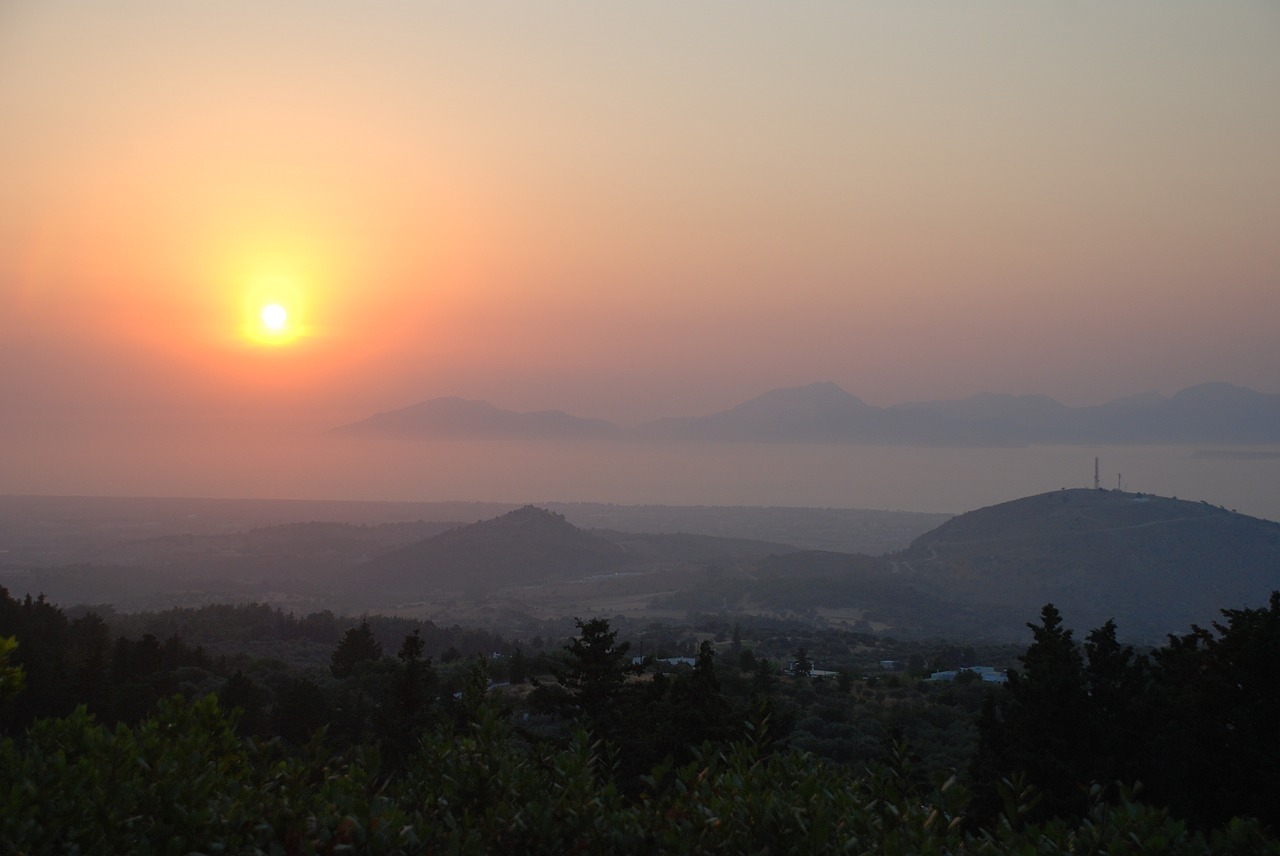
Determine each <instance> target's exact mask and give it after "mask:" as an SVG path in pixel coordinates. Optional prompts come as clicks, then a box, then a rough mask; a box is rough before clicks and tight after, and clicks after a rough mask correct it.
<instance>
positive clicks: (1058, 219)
mask: <svg viewBox="0 0 1280 856" xmlns="http://www.w3.org/2000/svg"><path fill="white" fill-rule="evenodd" d="M0 116H4V117H5V119H4V122H3V125H2V126H0V188H3V192H2V193H0V433H4V434H5V435H6V436H18V435H38V436H39V437H40V438H41V439H44V440H47V439H48V438H50V437H55V436H67V437H73V436H78V435H94V434H96V432H99V431H102V430H105V429H106V428H107V427H108V426H114V427H115V428H117V429H118V428H120V427H122V426H123V427H125V428H128V429H130V430H134V429H137V430H144V429H148V430H155V431H161V432H179V431H182V430H186V429H189V428H191V427H192V426H197V425H198V426H201V427H204V428H208V427H210V426H222V425H225V426H227V429H228V430H232V429H234V430H236V431H243V432H248V433H250V434H252V433H253V432H255V431H261V432H268V431H276V430H283V429H284V428H288V430H295V431H305V430H308V429H314V430H323V429H324V428H327V427H329V426H331V425H336V424H342V423H345V422H349V421H353V420H355V419H358V418H362V417H363V416H366V415H368V414H369V413H372V412H376V411H383V410H389V409H394V408H397V407H401V406H405V405H407V404H410V403H413V402H416V401H421V400H425V399H429V398H434V397H437V396H444V395H459V396H463V397H467V398H475V399H485V400H489V401H491V402H493V403H494V404H497V405H499V406H502V407H507V408H511V409H516V410H534V409H545V408H559V409H563V410H567V411H569V412H571V413H574V414H577V415H581V416H590V417H597V418H604V419H611V420H615V421H619V422H622V423H624V424H630V423H636V422H640V421H644V420H647V419H651V418H657V417H661V416H675V415H698V414H704V413H709V412H712V411H715V410H719V409H723V408H725V407H728V406H731V405H733V404H736V403H738V402H740V401H742V400H744V399H746V398H748V397H751V396H754V395H756V394H759V393H761V392H764V391H766V390H768V389H771V388H776V387H780V386H795V385H801V384H807V383H811V382H814V381H834V382H836V383H838V384H840V385H841V386H842V387H844V388H845V389H846V390H848V391H849V392H851V393H853V394H855V395H858V396H860V397H862V398H863V399H865V400H867V401H869V402H871V403H873V404H877V405H889V404H894V403H898V402H903V401H912V400H924V399H939V398H959V397H964V396H967V395H972V394H975V393H978V392H982V391H992V392H1004V393H1044V394H1048V395H1051V396H1053V397H1055V398H1057V399H1059V400H1060V401H1063V402H1064V403H1067V404H1072V405H1079V404H1094V403H1100V402H1102V401H1106V400H1109V399H1111V398H1115V397H1119V396H1122V395H1128V394H1133V393H1138V392H1143V391H1147V390H1154V391H1157V392H1162V393H1164V394H1172V393H1174V392H1176V391H1177V390H1179V389H1181V388H1183V387H1186V386H1189V385H1192V384H1195V383H1200V382H1204V381H1210V380H1217V381H1226V382H1230V383H1236V384H1240V385H1244V386H1250V387H1252V388H1255V389H1258V390H1260V391H1263V392H1267V393H1280V373H1278V372H1277V370H1276V366H1280V336H1278V335H1276V333H1275V326H1276V319H1277V318H1280V240H1277V239H1276V235H1277V233H1278V227H1280V160H1278V156H1277V153H1278V152H1280V5H1277V4H1276V3H1274V2H1270V0H1266V2H1228V3H1199V2H1180V0H1174V1H1173V2H1169V0H1162V2H1132V3H1123V4H1114V3H1102V2H1096V3H1090V2H1065V0H1060V2H1028V3H1018V4H1011V3H1006V2H992V0H974V2H966V3H944V2H900V3H899V2H893V3H891V2H857V0H849V2H803V3H763V2H717V0H705V2H698V3H677V2H661V0H659V2H648V3H643V4H639V3H613V2H605V3H600V2H548V3H514V2H513V3H487V2H465V3H462V2H456V3H455V2H391V0H386V1H385V2H369V3H355V2H349V3H344V2H334V0H325V1H324V2H322V0H307V2H303V0H273V2H271V3H261V2H242V0H230V1H229V2H218V3H173V2H160V1H159V0H155V2H141V1H140V0H133V2H129V1H128V0H125V2H119V3H111V4H105V3H91V2H72V0H41V2H39V3H36V2H18V0H13V2H3V3H0ZM272 303H274V304H278V305H280V306H282V307H284V309H285V310H286V311H287V313H288V321H287V324H286V327H285V328H284V329H283V330H281V331H271V330H268V329H265V328H264V327H263V324H262V321H261V318H260V312H261V310H262V307H263V306H265V305H267V304H272Z"/></svg>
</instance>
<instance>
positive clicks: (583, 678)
mask: <svg viewBox="0 0 1280 856" xmlns="http://www.w3.org/2000/svg"><path fill="white" fill-rule="evenodd" d="M575 623H576V624H577V627H578V631H579V635H577V636H575V637H574V638H573V639H571V640H570V641H569V644H567V645H566V646H565V652H566V653H567V654H568V658H567V660H566V663H565V664H564V665H563V666H562V667H561V668H559V669H558V670H557V672H556V681H557V682H558V683H559V684H560V685H561V686H563V687H564V688H565V689H566V690H568V691H569V701H570V702H571V703H572V704H573V706H574V707H575V708H576V709H577V710H578V711H579V712H580V713H581V715H582V717H583V718H584V719H585V720H586V722H587V723H588V724H589V725H590V726H591V727H592V728H593V729H595V730H596V731H597V733H598V735H599V736H608V735H610V734H612V733H613V728H614V725H615V724H616V719H617V713H618V704H619V700H620V698H621V695H622V688H623V685H624V684H625V683H626V680H627V676H628V675H633V674H637V673H639V671H640V669H639V668H637V667H636V666H635V665H633V664H632V662H631V658H630V657H629V656H628V654H627V652H628V651H630V649H631V645H630V644H629V643H627V642H622V643H618V642H616V641H615V640H616V639H617V636H618V632H617V631H616V630H611V629H610V628H609V622H608V620H607V619H604V618H593V619H591V620H590V621H586V622H584V621H582V620H581V619H575Z"/></svg>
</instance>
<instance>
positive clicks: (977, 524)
mask: <svg viewBox="0 0 1280 856" xmlns="http://www.w3.org/2000/svg"><path fill="white" fill-rule="evenodd" d="M894 558H895V559H896V560H897V561H898V563H899V567H903V568H908V569H910V570H912V571H914V572H915V575H916V578H917V579H918V580H919V581H920V582H921V583H922V584H925V585H928V586H930V587H932V588H933V589H934V590H935V591H936V592H938V593H939V594H940V595H941V596H944V597H946V598H948V599H951V600H954V601H958V602H960V603H983V604H993V605H998V606H1004V607H1012V608H1014V609H1016V610H1018V611H1020V612H1024V613H1025V612H1027V611H1030V610H1034V609H1035V608H1037V607H1036V605H1037V604H1041V605H1042V604H1044V603H1046V602H1053V603H1054V604H1056V605H1057V606H1058V607H1059V608H1061V609H1062V612H1063V614H1064V615H1067V616H1070V618H1071V619H1072V625H1073V626H1075V627H1092V626H1098V625H1100V624H1102V623H1103V622H1105V621H1106V620H1107V619H1108V618H1115V620H1116V622H1117V623H1118V624H1119V625H1120V627H1121V628H1123V629H1124V630H1125V631H1126V634H1127V635H1128V636H1129V637H1130V638H1144V637H1149V638H1150V639H1151V641H1158V640H1159V639H1162V638H1163V637H1164V634H1166V633H1169V632H1173V631H1174V630H1175V629H1176V628H1179V627H1185V626H1189V625H1190V624H1193V623H1197V624H1202V625H1204V624H1207V623H1208V622H1210V621H1212V620H1213V619H1214V618H1215V616H1216V615H1217V609H1218V606H1219V604H1221V603H1223V602H1224V601H1227V602H1233V603H1241V604H1247V605H1249V606H1260V605H1262V604H1264V603H1266V600H1267V597H1268V595H1269V593H1270V592H1271V591H1272V590H1274V589H1276V588H1280V523H1273V522H1271V521H1267V520H1260V519H1258V518H1254V517H1249V516H1247V515H1243V514H1237V513H1235V512H1232V511H1228V510H1226V509H1224V508H1218V507H1216V506H1211V505H1207V504H1205V503H1197V502H1187V501H1184V500H1179V499H1176V498H1167V497H1158V496H1150V495H1146V494H1134V493H1124V492H1121V491H1110V490H1083V489H1081V490H1061V491H1054V492H1052V493H1045V494H1040V495H1038V496H1031V497H1026V498H1023V499H1018V500H1014V501H1012V502H1006V503H1001V504H999V505H993V506H990V507H988V508H982V509H978V510H977V511H972V512H969V513H967V514H962V515H960V516H959V517H956V518H954V519H952V520H950V521H948V522H946V523H944V524H942V525H941V526H939V527H938V528H936V529H934V530H932V531H930V532H928V533H926V534H924V535H922V536H920V537H919V538H917V539H916V540H915V541H914V542H913V543H912V545H911V547H910V548H909V549H908V550H906V551H905V552H903V553H901V554H899V555H898V556H895V557H894Z"/></svg>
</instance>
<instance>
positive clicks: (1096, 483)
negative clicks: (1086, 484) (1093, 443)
mask: <svg viewBox="0 0 1280 856" xmlns="http://www.w3.org/2000/svg"><path fill="white" fill-rule="evenodd" d="M1100 487H1102V483H1101V482H1100V481H1099V480H1098V459H1097V458H1094V459H1093V489H1094V490H1097V489H1098V488H1100Z"/></svg>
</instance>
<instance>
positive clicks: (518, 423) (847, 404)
mask: <svg viewBox="0 0 1280 856" xmlns="http://www.w3.org/2000/svg"><path fill="white" fill-rule="evenodd" d="M334 430H335V431H336V432H338V433H341V434H346V435H352V436H384V437H385V436H394V437H405V438H421V439H510V440H547V439H562V440H567V439H588V438H590V439H604V438H611V439H644V440H661V441H691V440H696V441H709V442H755V443H868V444H884V445H919V446H985V447H1003V446H1024V445H1031V444H1068V445H1069V444H1093V443H1114V444H1125V443H1143V444H1159V443H1195V444H1219V445H1244V444H1268V443H1280V395H1266V394H1263V393H1260V392H1257V391H1255V390H1252V389H1247V388H1245V387H1240V386H1234V385H1232V384H1227V383H1205V384H1200V385H1198V386H1192V387H1188V388H1187V389H1184V390H1182V391H1181V392H1178V393H1176V394H1175V395H1173V396H1170V397H1166V396H1164V395H1160V394H1158V393H1154V392H1151V393H1144V394H1141V395H1135V396H1130V397H1126V398H1120V399H1116V400H1114V401H1110V402H1107V403H1105V404H1100V405H1093V406H1088V407H1068V406H1067V405H1065V404H1061V403H1059V402H1057V401H1055V400H1053V399H1052V398H1048V397H1047V396H1043V395H997V394H993V393H983V394H981V395H976V396H972V397H970V398H963V399H957V400H948V401H924V402H911V403H907V404H898V405H894V406H892V407H876V406H874V405H871V404H867V403H866V402H864V401H862V400H861V399H860V398H858V397H857V396H854V395H851V394H850V393H848V392H845V391H844V390H843V389H841V388H840V387H839V386H837V385H836V384H834V383H814V384H809V385H808V386H800V387H789V388H785V389H775V390H771V391H769V392H766V393H764V394H763V395H760V396H757V397H756V398H753V399H750V400H749V401H745V402H743V403H741V404H739V405H737V406H735V407H732V408H730V409H728V410H723V411H720V412H718V413H712V414H710V415H708V416H689V417H678V418H667V419H659V420H656V421H652V422H647V423H644V424H642V425H639V426H636V427H634V428H623V427H621V426H619V425H616V424H613V423H611V422H606V421H604V420H599V419H584V418H581V417H577V416H572V415H570V414H567V413H564V412H562V411H559V410H545V411H537V412H531V413H520V412H516V411H511V410H503V409H501V408H499V407H495V406H494V405H492V404H490V403H488V402H484V401H470V400H467V399H462V398H435V399H431V400H429V401H423V402H420V403H418V404H413V405H410V406H409V407H405V408H401V409H399V410H393V411H389V412H386V413H378V414H375V415H373V416H370V417H369V418H367V419H364V420H361V421H359V422H356V423H353V424H350V425H344V426H341V427H340V428H337V429H334Z"/></svg>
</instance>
